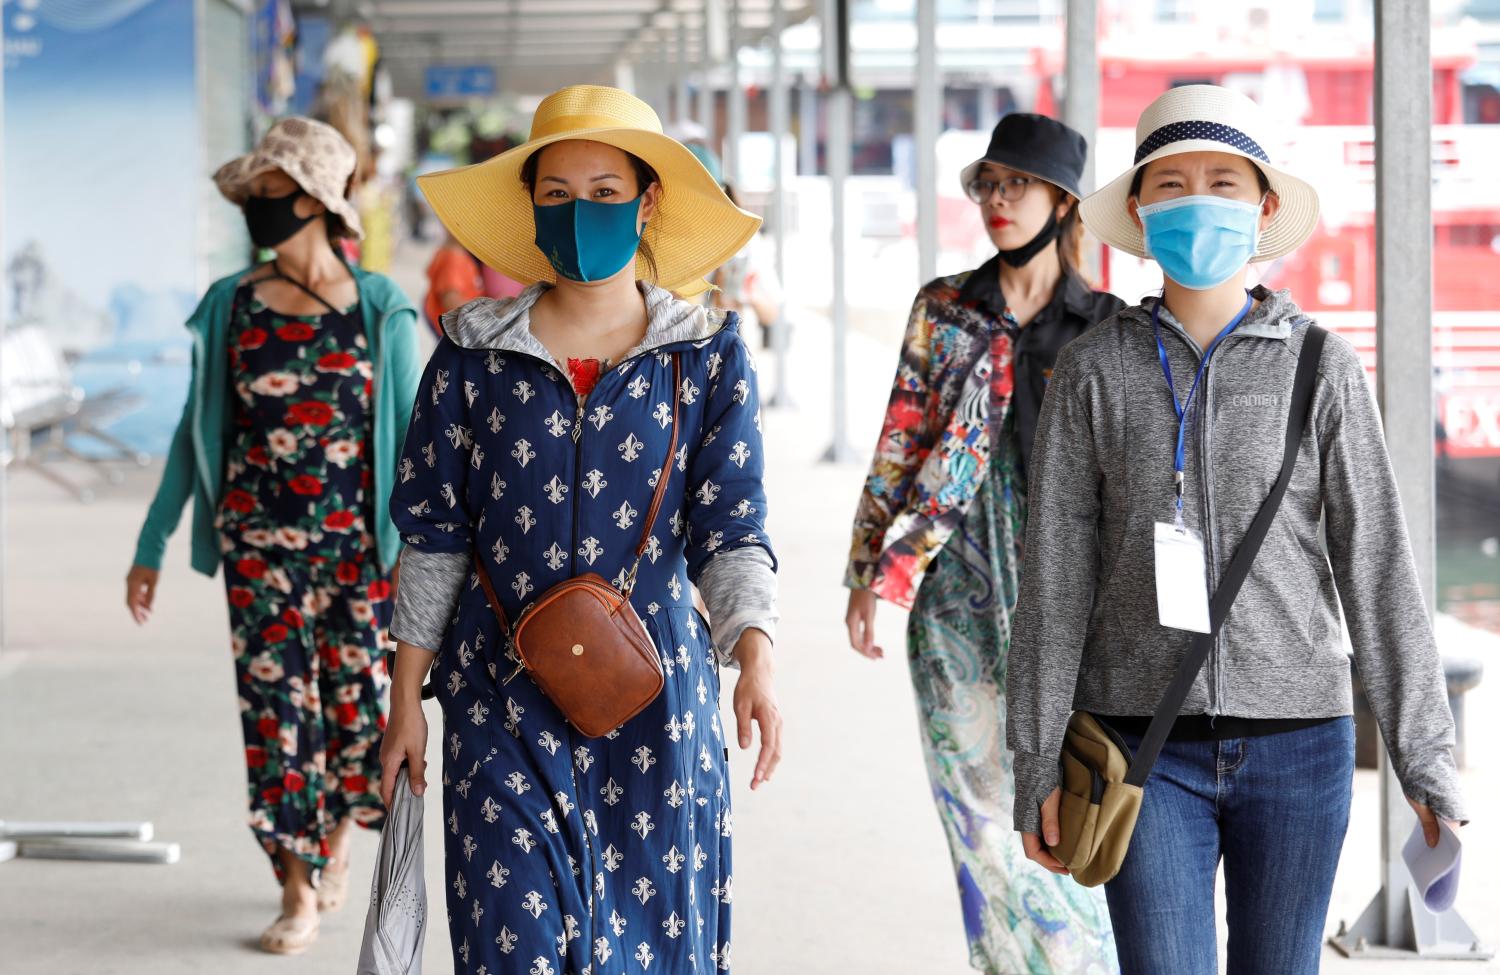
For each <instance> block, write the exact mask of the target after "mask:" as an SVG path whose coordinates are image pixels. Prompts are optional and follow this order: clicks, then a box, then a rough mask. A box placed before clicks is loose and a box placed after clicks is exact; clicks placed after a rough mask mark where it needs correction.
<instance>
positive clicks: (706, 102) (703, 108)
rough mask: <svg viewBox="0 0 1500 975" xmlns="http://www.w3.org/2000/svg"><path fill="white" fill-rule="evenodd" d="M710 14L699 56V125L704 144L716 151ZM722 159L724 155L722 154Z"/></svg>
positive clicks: (706, 20) (706, 18)
mask: <svg viewBox="0 0 1500 975" xmlns="http://www.w3.org/2000/svg"><path fill="white" fill-rule="evenodd" d="M708 21H709V18H708V12H707V11H706V10H705V11H704V15H703V37H702V40H701V41H700V43H701V44H702V45H703V50H702V51H700V52H699V55H698V111H697V117H698V124H699V125H701V126H703V131H704V136H703V144H704V145H706V146H708V147H709V148H710V149H716V146H715V143H716V142H717V140H718V134H719V126H718V118H717V116H716V114H715V112H714V79H713V71H714V68H715V67H716V66H715V64H714V56H713V37H711V36H710V29H709V24H708ZM720 155H721V158H722V153H721V154H720Z"/></svg>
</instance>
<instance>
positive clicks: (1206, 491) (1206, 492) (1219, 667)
mask: <svg viewBox="0 0 1500 975" xmlns="http://www.w3.org/2000/svg"><path fill="white" fill-rule="evenodd" d="M1168 327H1169V328H1170V329H1172V330H1173V331H1174V332H1176V333H1177V335H1178V336H1179V337H1181V338H1182V339H1183V340H1184V341H1185V342H1187V345H1188V348H1189V349H1191V350H1192V351H1193V352H1194V353H1196V354H1197V356H1198V359H1199V361H1202V359H1203V351H1202V350H1201V349H1200V348H1199V347H1198V343H1197V342H1195V341H1193V339H1192V337H1191V336H1189V335H1188V334H1187V332H1186V331H1185V330H1184V329H1183V328H1182V327H1181V326H1179V325H1176V324H1174V323H1168ZM1239 337H1240V336H1239V333H1238V330H1236V332H1235V333H1234V334H1231V335H1228V336H1225V338H1224V340H1223V341H1222V342H1220V343H1219V348H1218V349H1217V350H1215V351H1216V352H1218V353H1219V354H1223V351H1224V349H1226V348H1228V347H1229V345H1231V344H1232V343H1233V342H1234V340H1235V339H1238V338H1239ZM1213 372H1214V369H1213V360H1212V359H1210V360H1209V361H1208V365H1207V366H1205V367H1204V369H1203V399H1202V401H1201V402H1199V404H1198V452H1199V457H1200V460H1201V463H1200V464H1199V478H1200V483H1201V489H1202V491H1203V512H1204V525H1203V534H1204V536H1205V539H1206V541H1207V542H1208V576H1209V582H1210V584H1211V588H1210V590H1209V596H1210V599H1211V598H1212V595H1213V592H1214V590H1217V589H1218V587H1219V533H1218V526H1217V523H1216V522H1217V519H1216V509H1215V508H1214V493H1213V410H1212V409H1211V408H1210V406H1211V404H1212V403H1213V388H1214V377H1213ZM1173 395H1176V393H1175V391H1174V393H1173ZM1223 641H1224V634H1223V631H1222V629H1221V630H1220V632H1219V634H1218V635H1217V636H1215V637H1214V643H1213V646H1212V647H1211V648H1210V650H1209V677H1208V680H1207V687H1208V694H1209V707H1208V713H1209V714H1210V715H1211V716H1212V715H1217V714H1221V713H1222V712H1223V700H1224V694H1223V692H1224V654H1223Z"/></svg>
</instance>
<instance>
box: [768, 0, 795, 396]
mask: <svg viewBox="0 0 1500 975" xmlns="http://www.w3.org/2000/svg"><path fill="white" fill-rule="evenodd" d="M785 32H786V0H771V92H770V96H771V105H770V108H771V142H772V144H773V145H774V147H775V148H774V150H773V151H772V155H771V234H772V239H773V240H774V241H775V244H776V280H777V281H780V282H781V291H782V299H781V307H780V308H779V309H777V314H776V321H774V322H773V323H772V324H771V348H772V349H773V351H774V352H775V354H776V389H775V391H774V392H772V393H771V399H770V401H769V402H768V403H767V405H768V406H771V407H773V408H784V407H789V406H791V405H792V394H791V390H790V388H789V382H788V377H787V367H788V364H789V363H790V362H791V360H790V358H789V357H788V355H787V348H788V346H789V345H790V344H791V335H790V334H789V329H790V327H791V323H790V322H788V321H787V317H786V186H785V183H786V179H787V176H788V175H789V174H788V173H787V172H786V171H785V170H786V167H785V166H784V165H783V164H782V148H783V147H784V146H785V144H786V136H787V126H788V118H787V116H788V115H789V114H790V111H789V110H790V107H791V106H790V105H788V104H787V90H786V50H785V49H784V48H783V47H782V43H781V35H782V34H784V33H785Z"/></svg>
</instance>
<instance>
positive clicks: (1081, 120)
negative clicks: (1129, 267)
mask: <svg viewBox="0 0 1500 975" xmlns="http://www.w3.org/2000/svg"><path fill="white" fill-rule="evenodd" d="M1098 16H1099V12H1098V0H1068V14H1067V35H1066V37H1065V39H1064V44H1065V48H1066V63H1065V66H1064V72H1065V79H1066V81H1065V84H1066V93H1065V95H1064V98H1063V121H1064V122H1065V123H1067V124H1068V125H1071V126H1072V127H1073V128H1075V129H1077V130H1078V131H1079V132H1081V133H1083V137H1084V138H1085V139H1087V140H1088V143H1089V150H1090V151H1089V153H1088V155H1087V156H1085V157H1084V163H1083V180H1082V183H1081V185H1080V186H1079V189H1081V190H1082V191H1083V192H1084V194H1085V195H1087V194H1089V193H1092V192H1093V190H1094V156H1095V155H1096V153H1095V151H1094V149H1095V147H1096V146H1097V145H1098V135H1099V38H1098V36H1097V33H1096V31H1095V26H1096V25H1097V23H1098ZM1101 257H1102V255H1101V253H1100V248H1098V247H1086V248H1085V249H1084V253H1083V267H1081V268H1079V270H1080V271H1082V272H1083V276H1084V277H1086V278H1088V279H1089V280H1091V281H1097V280H1099V261H1100V258H1101Z"/></svg>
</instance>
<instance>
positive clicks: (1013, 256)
mask: <svg viewBox="0 0 1500 975" xmlns="http://www.w3.org/2000/svg"><path fill="white" fill-rule="evenodd" d="M1061 230H1062V224H1060V223H1059V222H1058V220H1057V211H1056V210H1053V211H1052V215H1051V216H1049V217H1048V218H1047V224H1046V226H1044V227H1043V228H1042V229H1041V230H1038V231H1037V233H1036V236H1035V237H1033V238H1031V240H1030V241H1028V242H1027V243H1024V244H1022V245H1021V246H1020V247H1017V248H1015V249H1014V250H1008V251H1001V252H1000V260H1002V261H1004V262H1005V263H1007V264H1009V265H1010V266H1011V267H1025V266H1026V265H1027V264H1029V263H1030V262H1031V259H1032V258H1033V257H1036V256H1037V255H1038V254H1040V253H1041V252H1042V248H1044V247H1046V246H1047V245H1048V244H1050V243H1052V242H1053V241H1054V240H1056V239H1057V235H1058V233H1059V232H1060V231H1061Z"/></svg>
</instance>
